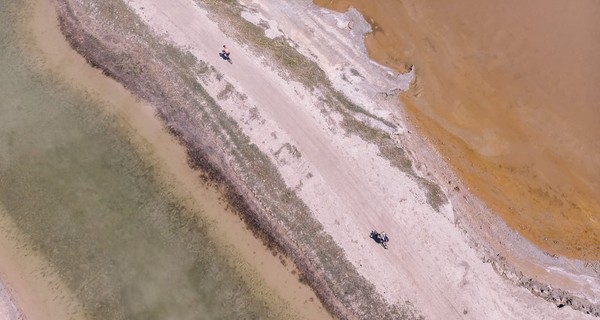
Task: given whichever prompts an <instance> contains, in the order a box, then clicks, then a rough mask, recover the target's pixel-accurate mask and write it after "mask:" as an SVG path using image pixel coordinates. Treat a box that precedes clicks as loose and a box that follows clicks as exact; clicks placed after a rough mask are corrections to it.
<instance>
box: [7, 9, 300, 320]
mask: <svg viewBox="0 0 600 320" xmlns="http://www.w3.org/2000/svg"><path fill="white" fill-rule="evenodd" d="M30 4H31V3H30V2H29V3H28V2H25V1H22V2H13V3H10V4H6V3H5V4H3V5H5V7H3V8H2V10H1V13H0V14H1V15H2V16H1V17H2V19H0V21H1V23H2V31H1V32H2V35H1V37H0V39H2V40H1V42H0V44H1V50H0V68H1V69H2V76H0V83H1V84H2V85H1V86H0V87H1V88H0V94H1V95H2V97H3V101H2V103H1V104H0V111H1V113H2V117H1V119H0V215H1V216H0V218H2V219H1V222H2V224H1V226H0V227H1V229H2V236H3V237H6V238H7V239H8V240H7V241H8V242H10V243H13V242H14V243H16V244H15V245H14V246H16V248H12V249H16V250H17V251H18V254H16V255H14V256H18V257H21V258H19V259H18V260H19V261H21V262H23V261H27V262H26V264H27V268H24V269H27V270H29V268H30V264H29V262H31V260H27V259H25V258H22V257H34V256H35V257H41V259H40V260H42V262H41V263H36V264H35V265H36V266H37V267H38V268H37V269H35V268H34V270H31V273H32V274H29V275H28V277H29V276H31V277H34V276H35V277H36V279H38V280H39V281H41V282H47V286H48V287H50V289H49V290H48V291H49V292H50V293H49V295H50V296H47V297H46V298H47V300H45V303H50V304H55V303H56V304H58V302H48V300H53V301H62V300H67V301H63V303H65V304H67V305H68V306H67V309H68V310H67V311H66V313H67V314H68V317H70V318H75V319H79V318H88V319H150V318H158V319H165V318H176V319H196V318H197V317H198V315H205V316H206V317H209V318H244V317H250V318H272V319H281V318H289V317H292V318H293V317H294V316H295V315H293V314H290V311H289V309H288V310H286V308H287V307H286V303H285V302H283V301H282V300H281V299H279V298H278V297H276V296H274V295H273V293H272V292H268V291H266V290H265V287H264V286H262V285H260V280H257V279H256V278H253V277H256V275H255V274H253V273H252V271H248V270H247V268H246V265H245V264H244V263H243V262H240V261H239V260H238V259H237V258H235V257H233V258H232V257H231V256H230V252H228V251H227V250H225V249H224V248H223V245H222V244H220V243H218V239H219V238H218V237H215V236H214V225H213V224H212V223H211V222H210V221H209V220H208V219H206V218H203V215H202V214H201V213H199V212H197V210H202V209H199V208H198V207H194V206H187V203H186V202H184V201H182V199H181V198H180V197H179V196H180V195H179V194H177V192H176V191H174V190H173V189H171V188H169V187H168V185H165V184H164V182H163V181H161V180H160V179H159V178H158V174H157V171H158V168H157V166H156V164H154V163H153V162H151V161H148V155H147V154H145V153H144V152H142V151H140V149H139V148H138V146H136V145H135V143H134V142H135V140H136V139H135V138H134V137H132V136H129V134H130V132H129V131H128V129H124V128H123V122H122V121H121V119H118V118H117V117H116V116H115V115H114V114H111V113H107V112H105V109H106V108H105V106H103V104H105V103H106V101H105V100H103V99H101V98H98V97H96V96H94V95H93V94H91V93H90V92H89V91H86V90H84V88H82V87H76V86H75V87H74V86H71V85H70V83H69V82H68V81H62V80H63V79H62V78H60V77H59V75H58V74H53V73H52V72H44V71H45V70H41V69H39V66H38V65H37V64H38V63H39V61H38V60H36V58H35V55H32V54H31V52H29V51H30V50H36V49H35V48H34V47H33V45H32V44H31V43H30V41H32V39H31V37H30V35H28V34H27V33H24V32H23V30H22V29H20V27H23V25H24V24H25V23H26V22H27V21H28V19H30V10H31V7H29V6H28V5H30ZM42 7H43V6H42ZM45 8H49V9H52V8H51V7H49V6H47V3H46V7H45ZM82 72H83V71H82ZM113 93H114V94H119V93H118V92H113ZM209 209H212V208H209ZM5 222H6V223H5ZM3 239H4V238H3ZM2 245H3V246H4V245H6V243H4V242H3V243H2ZM2 249H3V250H0V252H2V256H3V257H7V256H9V255H5V251H6V250H4V247H3V248H2ZM18 263H19V262H18V261H15V260H12V259H11V260H10V261H9V260H5V261H3V266H2V268H1V269H2V270H7V269H10V268H9V267H6V265H11V266H12V267H14V268H19V265H18ZM277 263H279V262H278V261H277ZM282 263H283V262H282ZM13 264H14V265H13ZM13 271H14V270H13ZM3 276H7V274H3ZM7 280H8V281H7V282H8V283H9V284H12V280H15V281H16V282H18V281H17V280H16V279H7ZM35 287H36V286H35V285H34V286H33V289H32V290H35ZM39 287H44V285H42V284H39ZM39 287H38V289H39ZM9 289H10V288H9ZM34 292H35V291H34ZM17 293H18V296H17V298H18V299H17V300H18V301H17V302H22V301H20V300H21V298H23V300H28V302H30V299H29V298H28V297H27V292H17ZM19 294H20V295H19ZM30 294H31V295H32V296H34V295H37V292H36V293H35V294H34V293H33V292H30ZM69 299H71V300H69ZM25 305H26V306H27V307H28V308H29V307H32V308H36V309H42V311H40V312H42V315H43V316H44V317H48V318H52V317H53V316H54V317H56V318H64V317H60V316H56V315H55V314H44V311H47V310H43V308H44V307H43V306H35V305H33V306H32V305H31V304H27V303H25ZM21 307H23V305H21ZM26 311H29V310H26ZM80 311H81V312H80ZM26 314H36V312H32V313H28V312H26ZM37 314H39V313H37ZM296 316H297V315H296ZM34 317H35V316H34Z"/></svg>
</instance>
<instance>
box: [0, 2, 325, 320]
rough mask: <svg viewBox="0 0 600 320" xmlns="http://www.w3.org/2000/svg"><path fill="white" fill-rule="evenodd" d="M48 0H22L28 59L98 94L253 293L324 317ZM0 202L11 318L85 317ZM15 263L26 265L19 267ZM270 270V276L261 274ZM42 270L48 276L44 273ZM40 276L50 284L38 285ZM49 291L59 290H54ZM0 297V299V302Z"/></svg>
mask: <svg viewBox="0 0 600 320" xmlns="http://www.w3.org/2000/svg"><path fill="white" fill-rule="evenodd" d="M55 4H56V3H55V2H53V1H40V2H35V3H33V2H31V1H30V2H28V3H27V4H26V6H27V8H26V9H24V11H26V15H27V19H24V21H27V26H26V28H27V30H28V31H31V30H33V31H32V33H31V36H30V34H29V32H26V33H24V34H25V35H26V36H27V39H26V41H24V43H25V44H24V45H25V46H26V47H27V49H29V50H32V52H27V54H31V57H30V58H32V61H34V64H35V67H37V68H39V69H40V71H41V70H43V71H44V72H47V73H48V74H51V75H52V77H55V80H56V81H57V82H60V83H62V84H64V85H73V86H74V87H78V88H83V89H85V90H86V93H88V94H91V95H92V96H97V97H98V98H99V99H100V100H101V101H103V102H104V103H103V104H101V105H102V106H101V107H102V110H100V111H101V112H102V113H105V114H106V115H107V116H108V115H110V116H113V117H115V119H116V120H117V121H118V122H119V127H120V128H118V130H122V131H123V135H124V137H125V138H127V139H131V141H132V144H133V146H134V148H135V149H136V150H137V152H138V153H139V154H140V156H142V158H143V159H144V161H145V162H147V163H148V164H149V165H152V166H153V167H156V168H155V171H156V172H155V174H156V179H157V180H159V181H160V182H161V185H163V187H165V188H168V189H169V190H170V191H169V192H172V193H173V194H174V195H175V196H176V197H177V199H178V200H179V201H180V202H181V204H182V205H184V206H186V207H189V208H192V209H193V210H194V211H197V212H202V211H203V213H202V214H199V215H200V216H201V217H200V218H201V219H205V220H206V222H207V224H208V226H209V228H210V232H209V233H210V235H209V236H210V237H211V238H213V240H214V241H215V242H217V243H218V246H219V247H220V248H221V250H222V254H223V256H226V257H227V260H228V261H227V262H228V263H230V264H231V265H232V266H233V267H234V268H235V270H236V275H237V276H239V277H242V278H244V279H245V283H246V284H248V285H249V286H251V287H252V288H253V289H254V290H255V291H256V292H260V294H258V293H257V295H260V296H262V297H263V298H264V300H265V301H268V302H269V303H270V304H272V307H273V308H274V310H275V309H281V308H280V307H281V306H286V309H288V310H287V311H285V312H284V313H282V314H289V315H290V316H292V315H295V316H296V317H317V318H327V317H328V312H327V310H324V308H323V306H321V304H320V302H319V301H318V299H317V297H316V296H315V294H314V292H313V291H312V289H311V288H310V287H308V286H307V285H306V284H304V283H302V281H301V279H299V275H298V272H297V270H296V269H295V268H294V265H293V264H292V263H290V261H289V259H288V258H286V257H284V256H282V255H279V254H277V252H275V251H274V250H273V248H272V247H268V246H265V245H264V239H261V238H257V237H256V236H255V235H254V233H253V232H251V231H248V230H247V225H246V224H245V223H244V222H242V221H240V215H239V214H237V213H236V212H235V210H232V208H231V206H230V205H228V204H227V203H226V202H225V201H224V199H223V197H224V195H223V194H224V192H223V190H220V189H219V187H218V186H217V185H215V184H214V183H210V181H207V178H206V177H205V173H203V172H199V171H197V170H194V169H191V168H190V166H189V162H188V161H189V155H187V154H186V150H185V148H184V147H183V146H182V145H180V144H179V143H178V142H177V141H175V139H173V138H174V137H173V135H172V134H171V133H170V132H169V131H168V129H167V128H165V126H164V123H162V122H161V121H160V119H158V118H157V117H156V116H155V114H154V110H153V108H152V107H151V106H149V105H147V104H144V103H142V102H141V101H140V100H139V99H138V98H137V97H135V96H133V95H132V94H131V92H129V91H127V90H126V89H125V88H123V86H122V85H121V84H120V83H118V82H116V81H114V80H113V79H112V78H109V77H106V76H104V75H102V74H101V72H100V71H99V70H98V69H96V68H91V67H90V65H89V64H88V63H87V62H86V61H85V60H84V59H83V57H81V56H80V55H78V54H77V53H76V52H74V51H72V48H71V47H70V46H69V44H68V43H67V41H66V39H65V38H64V36H63V35H62V33H61V32H60V30H59V27H58V20H57V19H56V16H55V13H54V11H53V10H55ZM34 6H35V8H33V7H34ZM49 10H50V11H49ZM32 12H33V13H32ZM49 13H50V14H49ZM30 16H31V17H34V18H30ZM29 29H31V30H29ZM30 38H31V39H30ZM65 58H67V59H65ZM67 61H68V62H67ZM123 107H124V108H123ZM202 177H204V178H202ZM2 210H3V208H2V207H1V206H0V214H1V215H0V218H2V220H0V229H2V231H3V236H4V235H5V236H6V237H7V238H6V239H4V238H3V239H4V240H3V241H2V244H3V245H2V246H0V256H1V257H4V258H5V259H6V260H7V261H13V262H14V263H3V264H2V265H0V275H1V276H0V285H2V283H1V282H3V283H4V284H8V285H9V288H8V290H7V291H6V292H5V291H2V293H3V295H2V297H0V298H6V299H8V300H6V303H9V302H15V307H16V308H17V309H18V307H21V309H22V310H24V311H26V312H22V311H19V312H18V313H12V315H13V316H15V317H16V318H15V319H27V318H28V317H32V318H33V319H42V318H48V319H66V318H69V319H76V316H77V319H79V318H81V319H85V318H86V317H85V315H84V314H83V312H81V310H83V309H82V308H81V306H80V305H79V304H78V303H76V302H77V301H78V299H77V298H76V297H75V296H74V295H73V294H72V293H70V292H69V290H67V289H65V288H63V287H61V286H62V284H61V283H62V281H61V280H60V279H59V278H58V277H54V276H55V275H57V273H56V272H55V271H52V270H53V269H52V267H51V266H50V264H49V263H46V262H44V263H42V262H40V261H42V260H43V257H42V256H41V255H39V254H37V253H34V252H33V253H32V252H24V251H22V250H21V247H20V246H23V243H29V242H28V240H26V238H25V237H22V236H20V233H19V231H18V229H17V228H16V226H13V225H12V224H11V223H10V218H9V217H8V214H6V218H7V220H6V221H4V220H5V217H4V215H5V212H3V211H2ZM17 235H19V236H17ZM9 236H10V239H9V238H8V237H9ZM13 238H15V239H13ZM17 239H18V241H17ZM17 243H18V244H17ZM38 260H40V261H38ZM20 265H22V266H27V268H19V266H20ZM40 270H42V271H40ZM2 271H5V272H2ZM39 273H41V274H42V275H41V276H40V275H39ZM7 275H10V276H7ZM273 275H274V276H275V277H276V278H274V279H273V278H269V276H273ZM47 276H50V277H52V278H50V280H47V279H46V277H47ZM42 278H44V279H42ZM46 282H49V283H50V284H51V285H50V286H48V287H45V286H44V284H45V283H46ZM4 293H6V296H4ZM53 294H57V295H58V296H60V295H62V298H60V297H58V296H53ZM65 297H66V298H65ZM3 302H4V300H2V301H0V305H1V303H3ZM44 312H48V313H46V314H45V313H44ZM286 312H287V313H286ZM1 315H3V314H2V309H1V308H0V316H1ZM26 316H27V317H26ZM11 320H12V318H11Z"/></svg>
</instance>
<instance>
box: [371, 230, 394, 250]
mask: <svg viewBox="0 0 600 320" xmlns="http://www.w3.org/2000/svg"><path fill="white" fill-rule="evenodd" d="M371 239H373V240H375V242H377V243H379V244H380V245H381V246H382V247H384V248H385V249H387V243H388V242H389V241H390V238H388V236H387V234H385V232H383V231H382V232H377V231H375V230H373V231H371Z"/></svg>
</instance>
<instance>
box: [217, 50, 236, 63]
mask: <svg viewBox="0 0 600 320" xmlns="http://www.w3.org/2000/svg"><path fill="white" fill-rule="evenodd" d="M219 57H221V59H223V60H225V61H227V62H229V63H233V62H231V58H230V57H229V55H226V54H225V52H219Z"/></svg>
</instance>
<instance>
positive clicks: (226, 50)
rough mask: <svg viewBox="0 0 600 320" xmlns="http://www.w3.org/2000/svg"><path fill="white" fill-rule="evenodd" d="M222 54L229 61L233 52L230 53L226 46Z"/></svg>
mask: <svg viewBox="0 0 600 320" xmlns="http://www.w3.org/2000/svg"><path fill="white" fill-rule="evenodd" d="M221 53H222V54H223V57H225V59H229V55H230V54H231V52H229V49H227V46H226V45H223V50H222V51H221Z"/></svg>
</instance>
